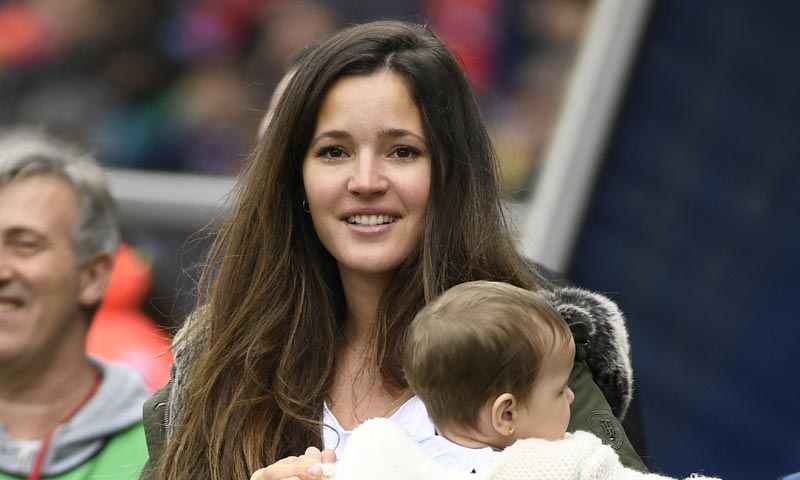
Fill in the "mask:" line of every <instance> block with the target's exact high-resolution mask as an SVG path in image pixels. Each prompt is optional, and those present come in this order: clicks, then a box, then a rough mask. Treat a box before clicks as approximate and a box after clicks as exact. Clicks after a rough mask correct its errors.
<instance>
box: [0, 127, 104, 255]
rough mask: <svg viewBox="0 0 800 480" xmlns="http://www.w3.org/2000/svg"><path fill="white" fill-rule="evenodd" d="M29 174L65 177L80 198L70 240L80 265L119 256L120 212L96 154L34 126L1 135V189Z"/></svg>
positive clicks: (3, 131) (7, 131) (8, 131)
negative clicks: (106, 255)
mask: <svg viewBox="0 0 800 480" xmlns="http://www.w3.org/2000/svg"><path fill="white" fill-rule="evenodd" d="M29 175H52V176H55V177H58V178H61V179H62V180H64V181H65V182H66V183H67V184H68V185H69V186H70V187H71V188H72V190H73V191H74V192H75V194H76V195H77V196H78V199H79V201H80V214H79V217H78V222H77V224H76V225H75V226H74V227H73V230H72V240H73V243H74V245H75V254H76V257H77V260H78V263H79V264H82V263H84V262H85V261H87V260H88V259H89V258H90V257H91V256H92V255H94V254H95V253H98V252H101V251H105V252H108V253H110V254H112V255H113V254H114V253H115V252H116V250H117V246H118V245H119V223H118V221H117V216H116V208H115V205H114V200H113V199H112V197H111V193H110V192H109V191H108V186H107V184H106V180H105V175H104V173H103V169H102V168H101V167H100V165H98V163H97V161H96V160H95V159H94V158H93V157H92V156H90V155H89V154H87V153H84V152H82V151H80V150H78V149H77V148H75V147H73V146H72V145H69V144H67V143H65V142H62V141H60V140H57V139H54V138H52V137H49V136H47V135H45V134H44V133H42V132H40V131H38V130H34V129H32V128H14V129H8V130H2V131H0V186H2V185H5V184H7V183H9V182H12V181H15V180H19V179H21V178H24V177H27V176H29Z"/></svg>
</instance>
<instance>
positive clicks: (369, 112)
mask: <svg viewBox="0 0 800 480" xmlns="http://www.w3.org/2000/svg"><path fill="white" fill-rule="evenodd" d="M430 178H431V160H430V154H429V153H428V147H427V141H426V140H425V131H424V128H423V126H422V119H421V118H420V114H419V110H418V109H417V107H416V105H415V104H414V101H413V99H412V98H411V95H410V94H409V93H408V87H407V86H406V83H405V81H404V80H403V78H402V77H401V76H399V75H398V74H396V73H393V72H391V71H390V70H383V71H380V72H376V73H374V74H370V75H365V76H355V77H345V78H342V79H341V80H339V81H337V82H336V83H334V84H333V86H332V87H331V89H330V90H329V91H328V93H327V95H326V96H325V99H324V100H323V102H322V106H321V108H320V111H319V117H318V119H317V126H316V129H315V131H314V138H313V140H312V142H311V144H310V145H309V149H308V152H307V153H306V157H305V159H304V161H303V184H304V187H305V192H306V198H307V199H308V205H309V207H310V209H311V212H310V213H311V218H312V220H313V222H314V229H315V230H316V232H317V235H318V236H319V239H320V241H321V242H322V244H323V245H324V246H325V249H326V250H327V251H328V252H329V253H330V254H331V255H332V256H333V257H334V258H335V259H336V262H337V265H338V267H339V273H340V274H341V275H356V276H358V275H363V274H366V273H371V274H374V275H373V276H372V281H373V285H375V286H378V287H380V288H381V289H382V288H385V287H386V285H387V284H388V282H389V280H390V279H391V274H392V271H393V270H394V269H396V268H397V267H398V266H399V265H400V264H401V263H402V262H403V261H405V260H406V259H407V258H408V257H409V256H410V255H411V252H412V251H413V250H414V249H415V248H416V247H417V245H418V244H419V242H420V239H421V238H422V232H423V230H424V228H425V218H426V213H427V207H428V192H429V189H430ZM379 278H382V279H380V280H379ZM345 286H347V284H345ZM347 293H348V292H347V291H345V295H347Z"/></svg>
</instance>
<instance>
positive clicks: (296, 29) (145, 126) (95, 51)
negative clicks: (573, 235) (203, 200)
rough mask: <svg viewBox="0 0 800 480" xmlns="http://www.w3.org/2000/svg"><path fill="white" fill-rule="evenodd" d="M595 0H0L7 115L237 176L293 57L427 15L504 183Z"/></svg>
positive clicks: (141, 157) (519, 168) (512, 184)
mask: <svg viewBox="0 0 800 480" xmlns="http://www.w3.org/2000/svg"><path fill="white" fill-rule="evenodd" d="M590 6H591V2H590V0H494V1H492V0H412V1H400V0H390V1H381V2H362V1H356V0H330V1H324V2H323V1H312V0H194V1H189V0H183V1H181V0H113V1H110V0H0V126H2V125H9V124H18V123H28V124H33V125H38V126H43V127H45V128H46V129H47V130H48V131H49V132H50V133H53V134H56V135H58V136H61V137H64V138H71V139H74V140H75V141H77V142H80V143H81V144H84V145H89V146H91V147H92V148H93V150H94V152H95V153H96V155H97V156H98V157H99V158H100V160H101V161H102V162H103V163H104V164H105V165H106V166H109V167H112V168H136V169H147V170H159V171H183V172H193V173H202V174H215V175H233V174H235V173H236V172H237V171H238V169H239V167H240V166H241V163H242V161H243V160H244V159H245V157H246V155H247V152H248V150H249V148H250V147H251V145H252V143H253V141H254V139H255V135H256V130H257V127H258V123H259V120H260V118H261V116H262V115H263V113H264V110H265V108H266V104H267V101H268V98H269V95H270V94H271V92H272V90H273V88H274V87H275V84H276V83H277V81H278V79H279V78H280V76H281V75H282V73H283V70H284V62H285V61H286V59H287V58H289V56H290V55H291V54H292V53H294V52H295V51H297V50H298V49H300V48H302V47H303V46H305V45H307V44H309V43H312V42H314V41H316V40H318V39H319V38H320V37H322V36H324V35H327V34H328V33H330V32H332V31H334V30H336V29H338V28H339V27H341V26H344V25H347V24H351V23H355V22H362V21H368V20H374V19H379V18H399V19H405V20H413V21H418V22H424V23H428V24H429V25H430V26H431V28H433V29H434V30H435V31H436V32H437V33H439V34H440V35H441V36H442V37H443V38H444V39H445V40H446V41H447V42H448V43H449V44H451V45H452V46H453V48H454V49H455V50H456V51H457V53H458V55H459V56H460V58H461V59H462V61H463V63H464V65H465V67H466V68H467V71H468V73H469V75H470V80H471V82H472V84H473V86H474V88H475V92H476V94H477V96H478V99H479V102H480V103H481V107H482V108H483V109H484V112H485V115H486V119H487V122H488V123H489V125H490V130H491V131H492V134H493V136H494V138H495V142H496V147H497V149H498V151H499V153H500V156H501V162H502V168H503V173H504V179H505V182H506V191H507V193H508V194H509V195H510V196H522V195H524V192H525V190H526V188H527V185H529V184H530V180H531V177H532V175H534V174H535V172H536V164H537V162H538V160H539V158H540V156H541V151H542V148H543V146H544V145H545V144H546V140H547V138H548V135H549V132H550V130H551V126H552V123H553V120H554V117H555V112H556V109H557V107H558V103H559V100H560V97H561V93H562V91H563V88H564V86H565V84H566V81H567V73H568V69H569V67H570V65H571V62H572V59H573V57H574V53H575V49H576V46H577V44H578V42H579V41H580V36H581V32H582V30H583V28H584V26H585V23H586V18H587V16H588V13H589V7H590Z"/></svg>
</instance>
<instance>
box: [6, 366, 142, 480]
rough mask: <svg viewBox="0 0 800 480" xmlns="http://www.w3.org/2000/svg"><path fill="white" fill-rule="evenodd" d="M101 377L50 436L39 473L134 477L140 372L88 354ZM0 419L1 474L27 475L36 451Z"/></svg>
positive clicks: (71, 479)
mask: <svg viewBox="0 0 800 480" xmlns="http://www.w3.org/2000/svg"><path fill="white" fill-rule="evenodd" d="M92 362H93V364H94V365H95V367H96V368H97V369H98V370H99V371H100V372H101V374H102V381H101V383H100V386H99V388H98V389H97V392H96V393H95V394H94V395H93V396H92V398H91V399H90V400H89V401H88V402H87V403H86V404H85V405H84V406H83V407H82V408H81V409H80V410H79V411H78V412H77V413H76V414H75V415H73V416H72V417H71V418H70V419H69V420H68V421H67V422H66V423H65V424H63V425H61V426H59V427H58V428H57V429H56V430H55V431H54V432H53V435H52V437H51V439H50V443H49V446H48V447H47V450H46V453H45V455H44V459H43V461H42V465H41V478H43V479H57V480H82V479H105V480H127V479H134V478H137V477H138V475H139V472H140V470H141V469H142V466H143V465H144V464H145V462H146V460H147V448H146V444H145V435H144V424H143V422H142V403H144V401H145V400H146V399H147V395H148V393H147V390H146V388H145V386H144V383H143V382H142V379H141V377H140V376H139V375H138V374H137V373H135V372H134V371H132V370H130V369H128V368H126V367H123V366H120V365H109V364H105V363H102V362H99V361H94V360H92ZM25 443H26V442H22V441H20V440H17V439H15V438H14V437H12V436H11V434H10V433H9V432H7V431H6V430H5V429H4V428H3V425H2V424H0V480H7V479H21V478H27V476H28V474H29V472H30V471H31V470H32V469H33V464H34V460H35V458H36V456H37V452H35V451H34V452H31V450H30V449H29V447H28V446H27V445H26V444H25Z"/></svg>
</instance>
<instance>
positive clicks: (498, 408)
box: [492, 393, 519, 437]
mask: <svg viewBox="0 0 800 480" xmlns="http://www.w3.org/2000/svg"><path fill="white" fill-rule="evenodd" d="M518 408H519V404H518V402H517V399H516V398H515V397H514V395H513V394H511V393H503V394H501V395H500V396H498V397H497V398H496V399H495V401H494V402H493V403H492V427H493V428H494V429H495V431H496V432H497V433H499V434H500V435H502V436H504V437H510V436H511V435H512V434H513V433H514V423H515V422H516V421H517V415H518V412H517V410H518Z"/></svg>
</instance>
